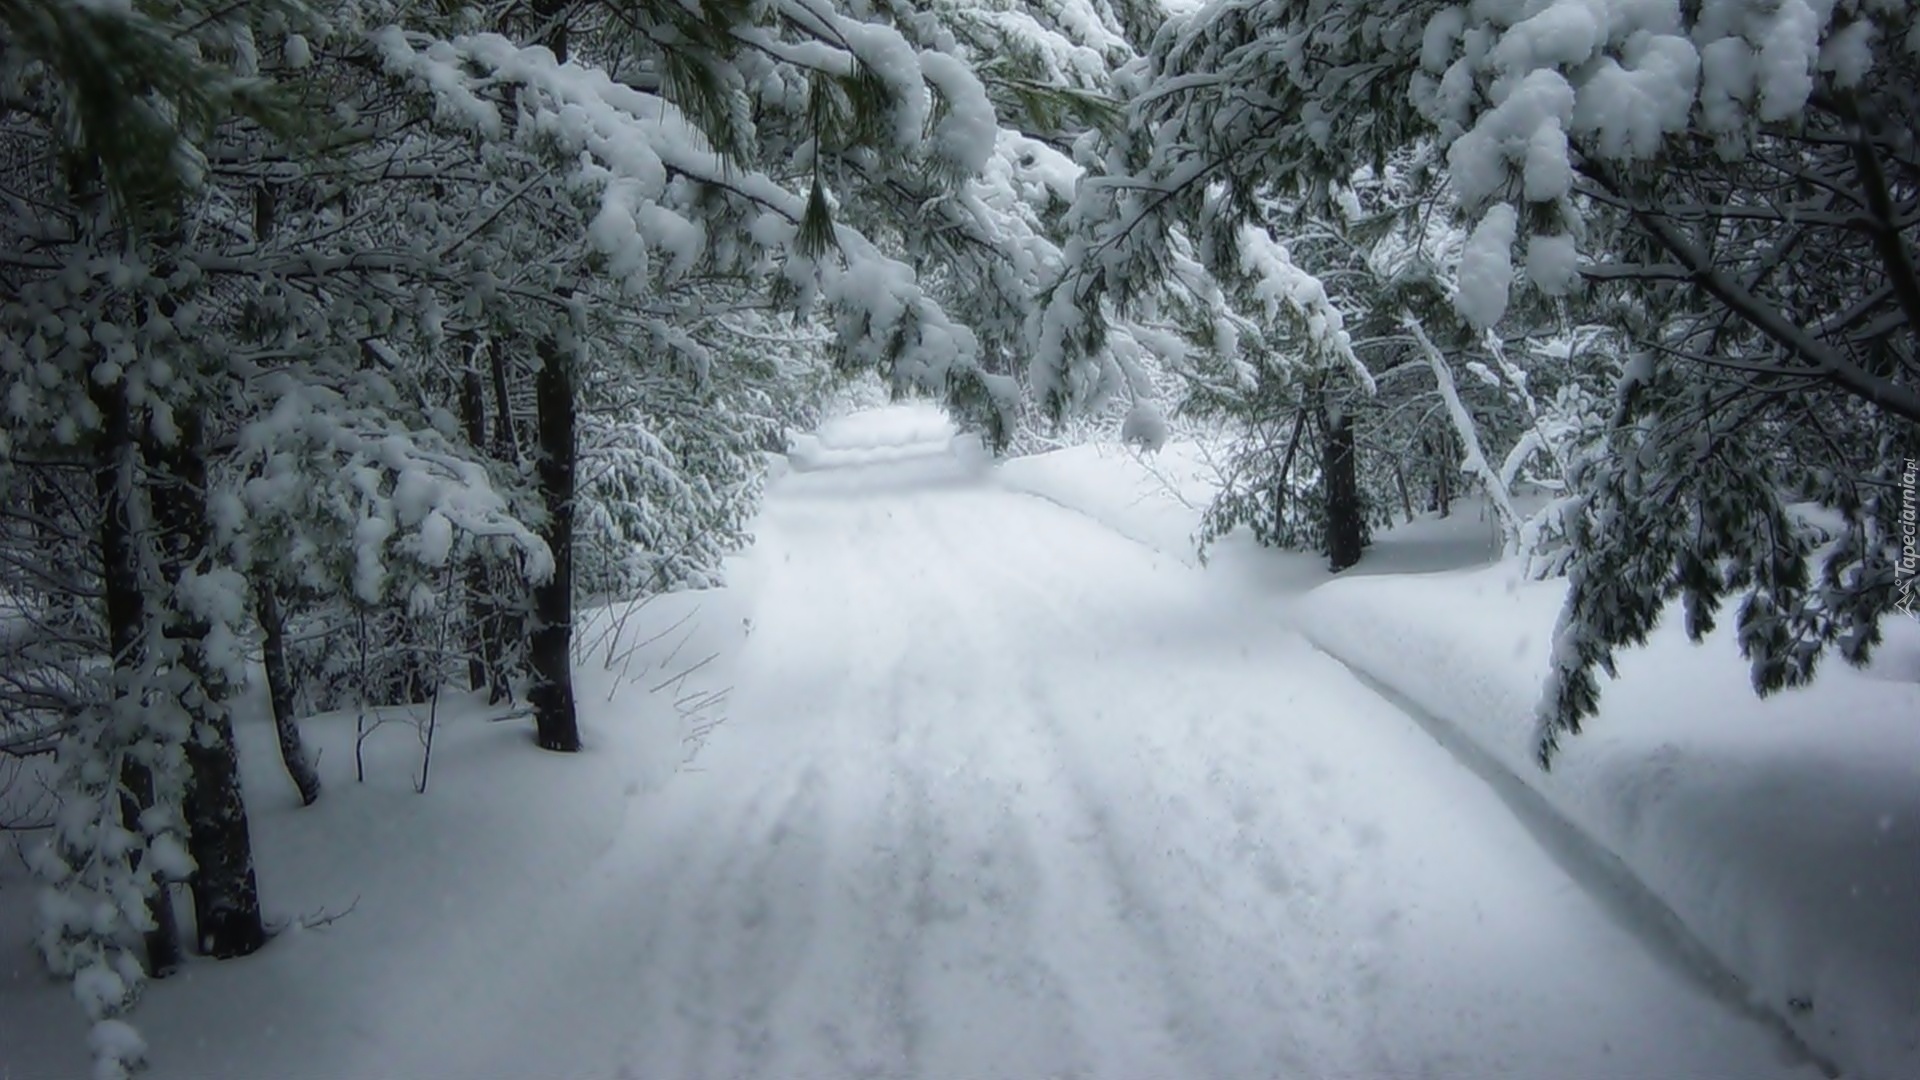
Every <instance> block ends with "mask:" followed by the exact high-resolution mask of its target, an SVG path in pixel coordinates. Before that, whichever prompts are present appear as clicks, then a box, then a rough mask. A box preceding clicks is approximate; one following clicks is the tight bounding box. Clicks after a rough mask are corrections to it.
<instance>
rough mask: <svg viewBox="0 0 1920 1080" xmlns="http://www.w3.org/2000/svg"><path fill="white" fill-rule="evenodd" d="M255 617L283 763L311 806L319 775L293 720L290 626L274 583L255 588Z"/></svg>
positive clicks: (317, 795)
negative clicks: (288, 631) (289, 663)
mask: <svg viewBox="0 0 1920 1080" xmlns="http://www.w3.org/2000/svg"><path fill="white" fill-rule="evenodd" d="M254 617H255V618H257V619H259V620H260V631H261V635H262V637H263V638H264V639H265V640H264V641H263V642H262V644H261V646H260V658H261V663H262V665H263V666H264V667H265V668H266V669H267V698H268V699H269V700H270V701H271V702H272V703H273V730H274V733H275V734H277V735H278V736H279V737H280V763H281V764H282V765H284V766H286V769H287V776H288V777H289V778H290V779H292V781H293V786H294V787H296V788H298V789H299V791H300V805H302V806H312V805H313V804H314V802H315V801H317V800H318V799H319V798H320V773H319V772H318V771H316V770H315V769H314V767H313V759H312V758H311V757H309V756H308V755H307V748H306V745H305V743H303V742H302V741H301V738H300V724H299V722H298V721H297V720H296V719H295V717H294V708H293V676H292V674H291V673H290V672H289V671H288V670H287V623H286V616H285V614H284V613H283V612H282V611H281V610H280V597H279V594H278V593H277V592H275V590H274V587H273V585H272V583H270V582H267V581H259V582H256V583H255V584H254Z"/></svg>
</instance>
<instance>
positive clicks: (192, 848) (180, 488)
mask: <svg viewBox="0 0 1920 1080" xmlns="http://www.w3.org/2000/svg"><path fill="white" fill-rule="evenodd" d="M179 424H180V431H179V435H178V437H177V439H176V441H175V442H174V444H173V445H171V446H158V445H153V444H149V446H148V462H149V466H150V468H152V469H153V471H154V473H155V476H156V479H155V482H154V486H153V489H152V490H153V507H154V512H153V516H154V524H155V525H156V526H157V527H158V529H159V540H160V545H161V569H162V571H163V572H164V573H165V574H166V576H167V578H168V580H171V581H176V582H177V581H179V580H181V578H182V577H184V576H185V575H187V574H188V573H191V572H193V571H194V570H196V569H197V568H198V564H199V563H200V562H201V560H202V559H204V558H205V556H206V554H207V552H208V549H209V548H210V547H211V543H212V533H211V529H210V528H209V525H208V520H207V505H206V483H207V459H206V448H205V445H204V441H203V432H202V428H201V424H200V420H199V417H198V415H197V414H196V413H194V412H192V411H191V410H188V411H184V412H182V413H181V414H180V417H179ZM169 623H170V625H169V627H168V631H167V633H168V636H169V637H172V638H175V639H176V640H178V641H179V642H180V644H181V646H182V648H181V653H182V660H183V662H184V665H185V667H186V669H187V670H188V671H189V672H190V673H191V674H192V675H193V681H194V683H195V684H197V685H196V687H195V688H194V690H190V691H189V692H188V693H187V694H186V695H185V696H183V698H182V701H181V704H182V705H183V706H185V707H186V710H187V713H188V715H189V716H190V717H191V718H192V721H193V733H192V735H191V736H190V737H189V738H188V739H187V748H186V749H187V765H188V767H189V768H190V769H191V770H192V780H191V783H190V784H189V786H188V788H187V805H186V811H187V848H188V850H189V852H191V854H192V855H193V861H194V864H195V866H196V869H195V870H194V874H193V877H192V878H191V879H190V880H189V887H190V889H191V891H192V893H193V909H194V928H195V931H196V939H197V940H198V941H199V943H200V951H201V952H203V953H205V954H207V955H209V956H213V957H216V958H219V959H223V960H224V959H227V958H230V957H236V956H246V955H248V954H249V953H252V952H255V951H256V950H258V949H259V948H260V947H261V946H262V945H265V944H266V941H267V932H266V927H265V925H264V924H263V923H262V921H261V918H260V889H259V884H258V882H257V881H256V880H255V877H254V871H253V842H252V839H251V837H250V836H249V835H248V826H247V808H246V804H245V802H244V801H243V800H242V799H241V795H240V762H239V757H238V753H237V751H236V748H235V746H234V742H233V718H232V717H231V716H230V715H229V713H228V708H229V705H230V703H231V701H232V699H233V697H234V696H235V695H234V693H233V686H232V684H231V683H230V682H229V681H228V679H227V675H226V673H225V671H223V670H222V669H221V668H220V666H219V664H217V663H215V662H214V661H212V660H211V659H210V658H209V657H208V656H207V652H206V639H207V634H208V633H209V630H210V628H209V627H208V625H207V623H206V622H205V621H204V620H202V619H199V618H196V617H194V616H192V615H190V614H188V613H185V612H181V611H175V612H173V613H172V614H171V618H170V620H169ZM196 691H197V692H196Z"/></svg>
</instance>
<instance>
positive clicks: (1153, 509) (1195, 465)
mask: <svg viewBox="0 0 1920 1080" xmlns="http://www.w3.org/2000/svg"><path fill="white" fill-rule="evenodd" d="M994 478H995V480H996V481H997V482H998V483H999V484H1000V486H1001V487H1003V488H1006V489H1007V490H1009V491H1017V492H1020V493H1021V494H1023V495H1032V496H1034V497H1036V498H1040V499H1045V500H1046V501H1047V502H1050V503H1053V504H1054V505H1056V506H1059V507H1063V508H1065V509H1068V510H1072V511H1074V512H1075V513H1079V514H1084V515H1086V516H1087V517H1090V518H1092V519H1093V520H1095V521H1098V522H1099V523H1100V524H1102V525H1105V526H1106V527H1107V528H1109V529H1112V530H1113V531H1114V532H1117V533H1119V534H1120V535H1122V536H1124V537H1126V538H1127V539H1129V540H1132V541H1134V542H1135V543H1139V544H1144V545H1146V546H1147V547H1150V548H1152V549H1153V550H1155V551H1158V552H1160V553H1161V554H1162V555H1167V556H1170V557H1172V558H1175V559H1179V560H1181V561H1182V562H1185V563H1188V564H1193V563H1195V562H1197V561H1198V560H1197V558H1196V556H1195V554H1194V551H1195V547H1194V537H1195V536H1196V534H1197V533H1198V532H1199V529H1200V515H1201V513H1203V512H1204V511H1205V510H1206V507H1207V503H1209V502H1210V501H1212V499H1213V495H1214V491H1215V490H1216V488H1217V486H1218V482H1217V480H1215V479H1214V476H1213V471H1212V469H1211V468H1209V467H1208V466H1207V464H1206V459H1205V456H1204V455H1203V454H1202V453H1201V451H1200V448H1199V446H1197V445H1196V444H1194V443H1192V442H1180V441H1176V442H1169V443H1166V444H1165V445H1164V446H1162V447H1161V449H1160V452H1159V453H1157V454H1155V455H1153V456H1152V457H1151V458H1148V457H1145V456H1143V455H1141V454H1139V453H1137V452H1135V451H1133V450H1131V449H1128V448H1126V447H1123V446H1117V445H1115V444H1112V443H1085V444H1083V445H1080V446H1072V447H1068V448H1066V449H1064V450H1053V451H1049V452H1048V453H1044V454H1033V455H1031V456H1028V457H1019V458H1013V459H1011V460H1008V461H1003V462H1001V463H1000V466H999V467H998V468H997V469H995V470H994Z"/></svg>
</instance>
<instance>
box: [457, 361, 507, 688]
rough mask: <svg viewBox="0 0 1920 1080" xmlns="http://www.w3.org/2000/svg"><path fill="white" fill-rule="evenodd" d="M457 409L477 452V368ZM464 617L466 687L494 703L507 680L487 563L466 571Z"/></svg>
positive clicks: (480, 421) (481, 397) (481, 443)
mask: <svg viewBox="0 0 1920 1080" xmlns="http://www.w3.org/2000/svg"><path fill="white" fill-rule="evenodd" d="M460 410H461V412H462V413H464V414H465V417H464V419H465V421H466V428H467V442H468V443H469V444H471V445H472V446H473V447H474V448H475V449H476V450H478V449H482V448H484V447H485V446H486V445H487V391H486V384H485V380H483V379H482V378H481V377H480V372H479V370H478V369H476V368H471V367H470V368H468V369H467V370H466V372H465V375H464V377H463V378H462V380H461V384H460ZM467 614H468V618H469V620H470V621H471V624H472V639H471V640H470V641H468V643H467V688H468V689H470V690H478V689H480V688H481V687H483V686H484V687H486V688H487V689H488V692H489V694H488V696H489V697H490V698H491V700H492V701H493V702H494V703H498V702H499V701H500V700H501V699H503V698H505V697H507V696H508V691H507V685H506V683H507V677H506V672H505V670H504V669H503V666H502V663H501V651H502V650H501V648H500V642H499V627H500V614H499V611H498V610H497V605H495V604H494V602H493V585H492V581H491V579H490V575H489V574H488V573H487V564H486V562H485V561H484V560H482V559H480V558H477V557H476V558H474V559H473V562H472V565H471V566H470V567H469V569H468V570H467Z"/></svg>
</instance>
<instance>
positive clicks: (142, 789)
mask: <svg viewBox="0 0 1920 1080" xmlns="http://www.w3.org/2000/svg"><path fill="white" fill-rule="evenodd" d="M90 390H91V394H92V397H93V401H94V404H95V406H97V407H98V408H99V410H100V460H99V466H98V467H97V468H96V469H95V470H94V474H93V482H94V493H95V496H96V497H97V498H98V499H99V502H100V556H101V558H100V562H101V566H100V580H101V584H102V586H103V588H104V590H105V593H106V615H107V644H108V647H109V648H111V649H112V650H113V666H114V674H115V676H116V678H115V681H116V682H117V683H121V685H120V686H119V687H118V688H117V689H116V690H115V693H116V695H117V698H118V700H117V701H116V707H119V708H139V707H140V706H139V703H137V702H132V701H128V700H126V698H127V696H128V695H130V694H131V693H133V692H134V688H133V687H132V686H131V685H130V680H127V679H125V676H126V675H127V674H128V673H130V672H133V671H137V670H139V669H140V668H141V667H142V666H143V665H144V657H143V655H142V652H143V650H142V646H141V632H142V624H143V623H144V622H145V621H146V597H145V596H144V595H143V594H142V593H141V592H140V578H141V574H140V556H139V552H138V550H137V549H136V548H135V546H134V536H133V531H132V520H133V518H132V500H133V484H134V472H135V469H134V463H133V461H132V457H133V452H134V446H133V423H132V419H131V417H130V416H129V410H128V407H127V395H126V385H125V384H124V383H119V382H116V383H114V384H113V385H111V386H101V385H99V384H98V383H94V384H93V385H92V386H91V387H90ZM120 788H121V795H120V819H121V822H120V823H121V825H122V826H123V827H124V828H126V829H127V831H129V832H132V833H135V834H143V833H144V832H145V830H144V829H142V828H141V826H140V817H141V815H142V814H143V813H144V812H145V811H147V810H148V809H150V808H152V806H153V805H154V785H153V773H152V772H151V771H150V770H149V769H148V768H147V766H146V765H144V764H141V763H139V762H137V761H135V760H134V759H133V756H132V755H127V756H125V757H123V758H122V759H121V765H120ZM157 885H158V887H157V888H156V889H155V891H154V894H153V895H152V896H150V897H148V898H147V914H148V915H149V916H150V917H151V918H152V920H153V929H151V930H149V931H147V932H146V934H145V935H144V941H143V944H144V945H145V946H146V954H147V974H148V975H151V976H153V977H155V978H160V977H162V976H165V975H167V974H168V973H170V972H172V971H173V970H174V969H176V968H178V967H179V966H180V930H179V925H178V923H177V921H176V919H175V916H174V911H173V897H172V894H171V893H170V891H169V884H168V883H167V882H166V881H164V880H163V881H159V882H158V883H157Z"/></svg>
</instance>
